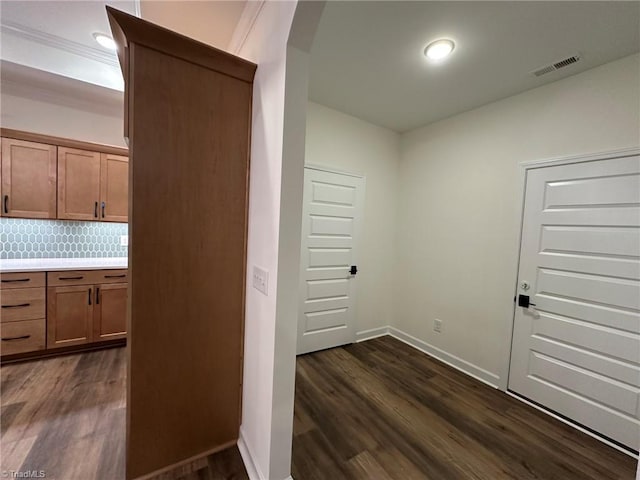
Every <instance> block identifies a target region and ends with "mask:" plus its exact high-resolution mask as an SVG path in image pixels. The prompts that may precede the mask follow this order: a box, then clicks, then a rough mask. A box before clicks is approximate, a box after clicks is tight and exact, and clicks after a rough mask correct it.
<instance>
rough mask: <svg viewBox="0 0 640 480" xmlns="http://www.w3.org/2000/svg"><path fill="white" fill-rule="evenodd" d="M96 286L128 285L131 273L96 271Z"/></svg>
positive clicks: (124, 270) (123, 271)
mask: <svg viewBox="0 0 640 480" xmlns="http://www.w3.org/2000/svg"><path fill="white" fill-rule="evenodd" d="M94 274H95V275H96V279H95V282H94V283H96V284H101V283H127V282H128V281H129V272H128V270H126V269H122V270H95V271H94Z"/></svg>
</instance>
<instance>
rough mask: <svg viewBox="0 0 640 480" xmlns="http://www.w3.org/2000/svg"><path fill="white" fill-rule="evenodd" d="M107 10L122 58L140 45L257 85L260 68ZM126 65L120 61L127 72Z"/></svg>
mask: <svg viewBox="0 0 640 480" xmlns="http://www.w3.org/2000/svg"><path fill="white" fill-rule="evenodd" d="M106 8H107V15H108V17H109V23H110V25H111V31H112V32H113V37H114V40H115V41H116V43H117V44H118V46H119V47H120V48H119V49H118V52H119V55H118V56H119V57H120V56H121V55H123V53H121V52H124V51H125V49H126V48H128V47H129V45H130V44H131V43H137V44H139V45H144V46H145V47H149V48H152V49H154V50H157V51H159V52H162V53H164V54H166V55H171V56H173V57H176V58H180V59H182V60H186V61H188V62H191V63H195V64H196V65H199V66H201V67H204V68H207V69H209V70H213V71H216V72H218V73H222V74H224V75H229V76H230V77H234V78H236V79H238V80H242V81H244V82H248V83H252V82H253V77H254V75H255V72H256V68H257V66H256V64H254V63H252V62H249V61H248V60H244V59H242V58H240V57H236V56H235V55H232V54H230V53H228V52H225V51H224V50H219V49H217V48H214V47H212V46H211V45H207V44H205V43H202V42H198V41H196V40H194V39H192V38H189V37H185V36H184V35H180V34H178V33H176V32H173V31H171V30H168V29H166V28H163V27H160V26H159V25H155V24H153V23H151V22H147V21H144V20H142V19H140V18H137V17H134V16H133V15H129V14H127V13H124V12H122V11H120V10H116V9H115V8H112V7H109V6H107V7H106ZM125 61H126V60H125V59H123V58H120V65H121V67H122V70H123V72H126V71H127V68H126V65H128V64H129V62H128V61H127V62H126V63H125Z"/></svg>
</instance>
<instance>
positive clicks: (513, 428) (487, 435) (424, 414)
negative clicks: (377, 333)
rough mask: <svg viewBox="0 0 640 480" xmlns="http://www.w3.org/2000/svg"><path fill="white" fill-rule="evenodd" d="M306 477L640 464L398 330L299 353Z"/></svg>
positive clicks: (297, 439)
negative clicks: (411, 342)
mask: <svg viewBox="0 0 640 480" xmlns="http://www.w3.org/2000/svg"><path fill="white" fill-rule="evenodd" d="M292 468H293V477H294V478H295V479H296V480H302V479H304V480H313V479H318V480H327V479H331V480H337V479H368V480H369V479H375V480H389V479H393V480H406V479H416V480H417V479H420V480H425V479H433V480H453V479H487V480H498V479H518V480H525V479H539V480H540V479H543V480H554V479H557V480H574V479H575V480H578V479H579V480H588V479H592V480H606V479H628V480H631V479H633V478H634V476H635V469H636V461H635V460H634V459H633V458H631V457H629V456H627V455H624V454H622V453H620V452H618V451H617V450H614V449H612V448H610V447H607V446H606V445H604V444H602V443H600V442H598V441H597V440H595V439H593V438H591V437H589V436H588V435H585V434H583V433H581V432H579V431H577V430H575V429H573V428H571V427H569V426H567V425H565V424H563V423H561V422H559V421H557V420H555V419H553V418H552V417H549V416H548V415H545V414H543V413H541V412H539V411H537V410H535V409H533V408H531V407H529V406H527V405H526V404H524V403H522V402H520V401H518V400H516V399H514V398H512V397H510V396H508V395H506V394H504V393H502V392H500V391H497V390H495V389H493V388H491V387H488V386H486V385H484V384H482V383H480V382H478V381H476V380H474V379H472V378H470V377H468V376H466V375H464V374H462V373H460V372H458V371H456V370H455V369H453V368H450V367H448V366H446V365H444V364H442V363H440V362H438V361H436V360H433V359H431V358H430V357H428V356H427V355H425V354H423V353H421V352H419V351H417V350H415V349H413V348H411V347H409V346H407V345H405V344H403V343H402V342H400V341H398V340H396V339H394V338H392V337H381V338H378V339H374V340H370V341H367V342H363V343H358V344H353V345H349V346H346V347H342V348H334V349H331V350H325V351H322V352H316V353H313V354H309V355H304V356H301V357H298V366H297V377H296V401H295V416H294V440H293V467H292Z"/></svg>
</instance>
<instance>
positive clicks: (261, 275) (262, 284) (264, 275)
mask: <svg viewBox="0 0 640 480" xmlns="http://www.w3.org/2000/svg"><path fill="white" fill-rule="evenodd" d="M253 288H255V289H256V290H258V291H259V292H262V293H264V294H265V295H267V296H268V295H269V272H267V271H266V270H263V269H262V268H260V267H257V266H255V265H254V266H253Z"/></svg>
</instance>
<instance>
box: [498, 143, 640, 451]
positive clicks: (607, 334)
mask: <svg viewBox="0 0 640 480" xmlns="http://www.w3.org/2000/svg"><path fill="white" fill-rule="evenodd" d="M518 277H519V286H518V295H529V296H530V301H531V303H532V304H535V305H534V306H531V307H529V308H524V307H521V306H517V307H516V313H515V319H514V332H513V344H512V352H511V369H510V373H509V389H510V390H512V391H514V392H516V393H518V394H520V395H522V396H524V397H527V398H529V399H531V400H533V401H534V402H537V403H539V404H541V405H543V406H546V407H548V408H549V409H551V410H553V411H555V412H557V413H560V414H562V415H564V416H566V417H569V418H570V419H572V420H574V421H576V422H578V423H580V424H582V425H584V426H586V427H588V428H590V429H592V430H594V431H596V432H598V433H600V434H602V435H604V436H606V437H608V438H610V439H612V440H614V441H615V442H617V443H619V444H622V445H625V446H627V447H629V448H631V449H633V450H638V441H639V437H640V422H639V421H638V417H639V409H640V157H639V156H637V155H635V156H626V157H622V158H613V159H608V160H598V161H591V162H582V163H574V164H570V165H562V166H552V167H545V168H538V169H533V170H530V171H529V172H528V174H527V182H526V196H525V206H524V215H523V229H522V245H521V253H520V270H519V275H518ZM522 282H528V283H529V284H530V287H529V289H528V290H525V288H523V287H522Z"/></svg>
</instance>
